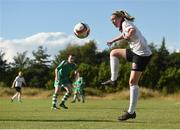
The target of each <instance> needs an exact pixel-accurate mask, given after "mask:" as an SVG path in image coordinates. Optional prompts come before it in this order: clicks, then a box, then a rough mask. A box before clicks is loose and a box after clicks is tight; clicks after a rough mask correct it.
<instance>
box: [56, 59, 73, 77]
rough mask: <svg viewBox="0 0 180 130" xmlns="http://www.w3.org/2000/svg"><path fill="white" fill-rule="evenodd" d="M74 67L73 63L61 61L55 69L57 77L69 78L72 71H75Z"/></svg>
mask: <svg viewBox="0 0 180 130" xmlns="http://www.w3.org/2000/svg"><path fill="white" fill-rule="evenodd" d="M76 68H77V67H76V65H75V64H74V63H69V62H68V61H66V60H64V61H62V62H61V63H60V64H59V65H58V67H57V69H58V75H59V77H60V78H63V79H64V78H69V76H70V73H71V72H72V71H75V70H76Z"/></svg>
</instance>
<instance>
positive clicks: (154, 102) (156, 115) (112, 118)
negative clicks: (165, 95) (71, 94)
mask: <svg viewBox="0 0 180 130" xmlns="http://www.w3.org/2000/svg"><path fill="white" fill-rule="evenodd" d="M128 105H129V101H128V100H105V99H88V100H87V101H86V103H84V104H83V103H75V104H71V103H69V101H68V103H67V106H68V107H69V109H68V110H64V109H61V110H56V111H52V110H51V109H50V106H51V99H24V100H23V103H19V102H16V101H15V102H13V103H10V100H9V99H0V129H17V128H21V129H66V128H70V129H75V128H81V129H88V128H89V129H100V128H101V129H105V128H111V129H114V128H117V129H123V128H126V129H130V128H133V129H137V128H138V129H149V128H151V129H156V128H157V129H159V128H161V129H170V128H176V129H178V128H180V101H177V100H162V99H149V100H139V101H138V106H137V110H136V111H137V117H136V119H132V120H128V121H124V122H119V121H117V117H118V116H119V115H120V114H122V113H123V110H124V109H126V108H127V107H128Z"/></svg>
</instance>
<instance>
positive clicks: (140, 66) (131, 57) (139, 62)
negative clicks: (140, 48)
mask: <svg viewBox="0 0 180 130" xmlns="http://www.w3.org/2000/svg"><path fill="white" fill-rule="evenodd" d="M151 56H152V55H150V56H139V55H137V54H135V53H133V52H132V51H131V50H130V49H126V59H127V61H129V62H133V63H135V64H136V68H132V70H134V71H144V70H145V69H146V66H147V64H148V63H149V61H150V59H151Z"/></svg>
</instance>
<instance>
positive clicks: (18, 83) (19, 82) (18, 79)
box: [15, 76, 25, 87]
mask: <svg viewBox="0 0 180 130" xmlns="http://www.w3.org/2000/svg"><path fill="white" fill-rule="evenodd" d="M22 83H25V80H24V78H23V77H20V76H17V77H16V78H15V87H22Z"/></svg>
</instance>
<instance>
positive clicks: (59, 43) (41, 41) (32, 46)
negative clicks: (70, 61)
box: [0, 32, 89, 62]
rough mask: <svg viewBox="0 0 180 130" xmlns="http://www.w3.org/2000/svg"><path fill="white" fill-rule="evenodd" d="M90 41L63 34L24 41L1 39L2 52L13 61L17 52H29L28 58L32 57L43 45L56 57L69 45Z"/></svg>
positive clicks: (9, 60) (24, 39)
mask: <svg viewBox="0 0 180 130" xmlns="http://www.w3.org/2000/svg"><path fill="white" fill-rule="evenodd" d="M88 41H89V39H78V38H76V37H75V36H73V35H66V34H64V33H62V32H42V33H38V34H35V35H32V36H30V37H26V38H23V39H13V40H8V39H4V38H2V37H0V50H3V52H5V53H6V54H5V59H7V60H8V62H12V61H13V57H14V56H15V55H16V53H17V52H19V53H22V52H24V51H28V57H32V51H33V50H37V47H38V46H40V45H42V46H43V47H46V48H47V53H48V54H50V55H51V57H54V55H57V54H58V51H59V50H63V49H65V48H66V47H67V45H68V44H69V43H71V44H79V45H83V44H84V43H86V42H88Z"/></svg>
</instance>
